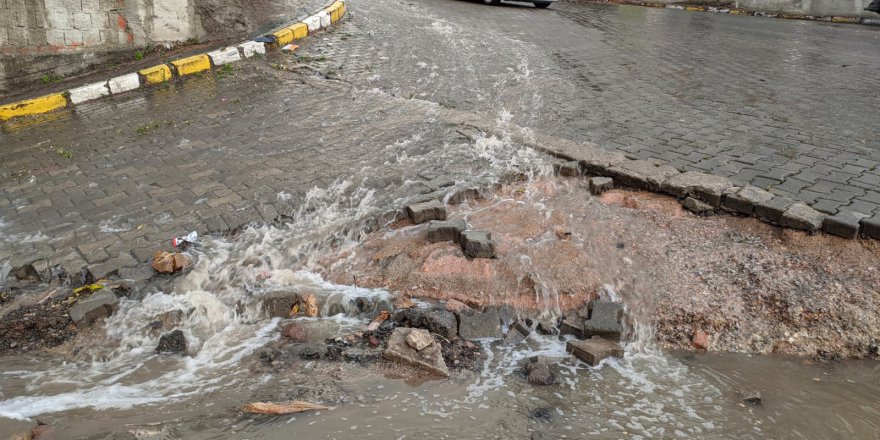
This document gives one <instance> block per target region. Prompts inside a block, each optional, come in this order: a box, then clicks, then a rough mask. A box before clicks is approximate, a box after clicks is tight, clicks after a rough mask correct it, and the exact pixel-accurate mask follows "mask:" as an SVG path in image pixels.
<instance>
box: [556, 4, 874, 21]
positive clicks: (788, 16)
mask: <svg viewBox="0 0 880 440" xmlns="http://www.w3.org/2000/svg"><path fill="white" fill-rule="evenodd" d="M570 1H572V2H574V3H581V2H589V3H608V4H613V5H629V6H645V7H648V8H658V9H678V10H682V11H692V12H714V13H717V14H730V15H751V16H754V17H767V18H779V19H783V20H805V21H824V22H828V23H847V24H863V25H868V26H880V17H878V18H868V17H856V16H838V15H834V16H831V15H807V14H794V13H788V12H780V11H765V10H757V9H743V8H722V7H718V6H702V5H688V4H666V3H657V2H650V1H647V2H645V1H638V0H570Z"/></svg>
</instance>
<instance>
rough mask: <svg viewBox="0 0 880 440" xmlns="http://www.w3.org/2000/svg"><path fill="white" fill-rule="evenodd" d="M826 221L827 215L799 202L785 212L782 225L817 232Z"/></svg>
mask: <svg viewBox="0 0 880 440" xmlns="http://www.w3.org/2000/svg"><path fill="white" fill-rule="evenodd" d="M824 221H825V214H822V213H821V212H819V211H816V210H815V209H813V208H810V207H809V206H807V205H805V204H803V203H800V202H798V203H795V204H794V205H791V206H789V207H788V209H786V210H785V213H783V214H782V221H781V224H782V226H785V227H787V228H792V229H800V230H803V231H809V232H815V231H818V230H819V228H821V227H822V223H823V222H824Z"/></svg>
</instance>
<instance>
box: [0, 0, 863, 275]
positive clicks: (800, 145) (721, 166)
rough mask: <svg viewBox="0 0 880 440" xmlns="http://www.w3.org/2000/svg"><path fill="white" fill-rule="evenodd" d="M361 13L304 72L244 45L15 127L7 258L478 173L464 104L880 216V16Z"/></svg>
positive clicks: (0, 222)
mask: <svg viewBox="0 0 880 440" xmlns="http://www.w3.org/2000/svg"><path fill="white" fill-rule="evenodd" d="M350 12H351V14H350V16H349V17H348V18H347V19H346V21H345V22H344V23H343V24H342V26H340V27H339V28H338V29H336V30H333V31H331V32H329V33H325V34H320V35H319V36H317V37H313V38H312V39H310V40H309V41H308V42H307V43H305V45H304V47H303V48H302V53H303V54H306V55H308V56H310V57H311V58H310V61H308V62H307V63H305V64H307V65H309V66H311V67H310V68H306V69H301V71H300V72H291V71H288V70H281V69H273V68H272V67H271V66H272V65H273V64H274V63H279V64H284V65H286V64H288V63H289V58H284V57H283V56H282V58H280V59H268V60H259V61H249V62H245V63H243V64H240V65H238V66H237V67H236V68H235V74H234V75H232V76H229V75H223V74H221V75H220V76H214V75H205V76H203V77H201V78H193V79H189V80H187V81H185V82H182V83H176V84H172V85H169V86H168V87H166V88H157V89H153V90H149V91H140V92H136V93H131V94H127V95H121V96H118V97H114V98H113V99H110V100H102V101H98V102H96V103H94V104H91V105H85V106H80V107H78V108H77V109H76V111H75V112H73V111H71V112H69V113H59V114H54V115H50V116H47V118H49V119H51V120H50V121H43V122H42V123H40V124H31V123H7V124H5V125H3V127H2V129H3V132H2V134H0V262H2V260H3V259H4V258H8V259H10V260H11V263H12V264H13V265H15V264H20V263H22V262H25V261H31V260H36V259H48V260H49V262H50V263H52V264H55V263H61V264H64V265H65V267H78V265H82V266H90V267H91V268H92V270H93V272H94V273H96V275H98V276H100V275H101V274H104V273H106V272H108V271H110V270H112V269H116V268H119V267H132V266H135V265H137V263H138V262H143V261H146V260H147V259H148V258H149V255H150V253H151V252H152V251H153V250H154V249H156V248H158V247H161V246H165V245H166V244H167V240H168V239H169V238H170V237H171V236H172V235H173V234H178V233H182V232H186V231H189V230H193V229H195V230H201V231H202V232H209V231H227V230H229V229H234V228H236V227H239V226H241V225H242V224H244V223H247V222H249V221H270V220H273V219H277V218H278V217H279V216H284V215H291V214H293V213H295V212H296V211H297V209H300V208H301V206H302V201H303V200H304V199H306V198H308V197H310V194H312V193H310V192H309V190H310V189H312V188H325V189H326V188H328V187H331V186H334V185H336V187H339V182H340V181H341V180H343V179H349V180H352V179H354V177H353V176H355V177H356V176H361V178H362V179H363V178H365V177H364V176H369V178H367V180H368V181H369V183H368V184H367V185H368V186H372V187H373V188H375V189H378V190H379V192H380V193H389V194H390V193H394V192H395V191H398V190H400V192H399V193H405V192H406V191H410V192H413V191H415V192H418V191H422V189H423V188H422V187H424V185H422V187H418V186H417V185H415V183H414V181H418V180H421V181H428V180H431V179H432V178H434V177H437V176H438V175H441V174H442V175H449V176H453V177H454V176H456V175H458V176H463V175H467V174H468V173H473V172H474V169H476V168H478V167H477V165H476V162H478V160H477V159H475V158H479V157H481V156H480V155H479V154H475V156H474V158H471V157H469V156H467V154H468V151H469V150H467V149H464V148H457V147H456V146H457V145H459V144H462V143H465V144H466V143H467V141H466V140H464V137H463V135H462V134H461V133H462V131H463V130H465V129H467V127H466V126H464V125H463V124H461V123H460V122H456V118H454V117H452V115H453V114H454V113H455V112H464V111H466V112H473V113H476V114H481V115H484V116H486V118H487V119H492V120H495V119H497V120H498V121H500V122H502V123H503V122H506V121H509V120H512V121H514V122H516V123H517V124H519V125H522V126H526V127H529V128H531V129H532V130H534V131H536V132H542V133H551V134H554V135H556V136H558V137H564V138H570V139H575V140H591V141H595V142H597V143H599V144H600V145H601V146H603V147H605V148H609V149H620V150H623V151H626V152H628V153H630V154H631V155H633V156H634V157H639V158H657V159H662V160H665V161H669V162H671V163H672V164H673V165H675V166H677V167H680V168H681V169H685V170H689V169H700V170H706V171H709V172H712V173H717V174H722V175H725V176H729V177H731V179H732V180H734V181H735V182H741V183H746V182H748V183H752V184H755V185H757V186H761V187H769V188H770V189H771V190H772V191H774V192H776V193H777V194H784V195H788V196H790V197H793V198H796V199H800V200H803V201H805V202H808V203H810V204H813V206H814V207H816V208H817V209H820V210H824V211H828V212H834V211H835V210H837V209H839V208H842V207H845V208H847V209H852V210H855V211H858V212H863V213H869V212H880V211H878V208H880V192H878V190H877V188H878V187H877V184H878V183H880V172H878V170H877V168H876V166H877V164H878V163H880V152H878V144H880V142H878V136H877V134H876V132H875V131H874V130H872V128H874V126H875V124H872V123H873V122H875V121H876V103H877V102H880V99H878V98H880V92H878V89H880V88H878V86H880V77H878V76H877V75H876V72H877V71H878V67H880V59H877V57H876V54H877V52H876V48H877V47H880V46H878V43H880V32H878V31H877V30H876V29H873V28H869V27H859V26H845V25H831V24H822V23H800V22H793V21H781V20H771V19H761V18H754V17H731V16H723V15H716V14H693V13H686V12H683V11H670V10H655V9H649V8H636V7H619V6H609V5H597V4H577V3H566V2H561V3H557V4H556V5H554V6H552V7H551V8H550V9H549V10H536V9H533V8H531V7H521V6H516V5H512V6H504V7H486V6H483V5H481V4H478V3H473V2H466V1H456V0H407V1H403V0H373V1H359V0H355V1H353V2H352V4H351V5H350ZM322 57H325V58H322ZM312 69H316V70H318V71H321V72H324V73H327V74H330V76H332V77H333V78H337V79H341V80H342V81H337V80H335V79H330V80H328V79H325V78H322V77H321V76H319V75H315V74H313V73H312ZM457 156H458V157H457ZM468 162H474V163H472V164H468ZM456 173H457V174H456ZM356 184H357V183H356ZM414 185H415V186H414ZM342 186H344V185H342ZM401 188H402V189H401ZM314 191H315V190H313V192H314ZM399 193H396V194H398V195H399ZM389 197H390V196H389ZM395 197H396V196H395Z"/></svg>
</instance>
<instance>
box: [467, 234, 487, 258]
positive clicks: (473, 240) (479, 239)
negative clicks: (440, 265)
mask: <svg viewBox="0 0 880 440" xmlns="http://www.w3.org/2000/svg"><path fill="white" fill-rule="evenodd" d="M461 248H462V250H463V251H464V254H465V255H466V256H468V257H470V258H495V242H494V241H492V234H491V233H489V232H485V231H465V232H462V234H461Z"/></svg>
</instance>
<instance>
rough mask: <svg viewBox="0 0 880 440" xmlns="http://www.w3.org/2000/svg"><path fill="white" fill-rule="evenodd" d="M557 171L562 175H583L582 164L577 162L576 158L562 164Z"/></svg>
mask: <svg viewBox="0 0 880 440" xmlns="http://www.w3.org/2000/svg"><path fill="white" fill-rule="evenodd" d="M557 172H558V173H559V175H560V176H564V177H577V176H580V175H581V166H580V165H579V164H578V163H577V161H576V160H573V161H570V162H565V163H563V164H560V165H559V166H558V168H557Z"/></svg>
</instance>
